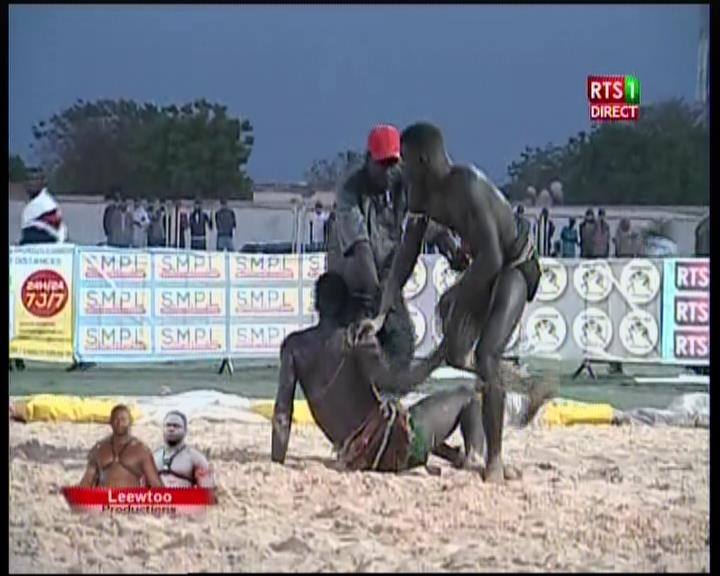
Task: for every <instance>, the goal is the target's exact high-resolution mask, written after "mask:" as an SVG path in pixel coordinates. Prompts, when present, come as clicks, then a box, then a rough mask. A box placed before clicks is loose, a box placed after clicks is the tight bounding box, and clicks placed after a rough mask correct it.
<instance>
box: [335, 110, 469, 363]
mask: <svg viewBox="0 0 720 576" xmlns="http://www.w3.org/2000/svg"><path fill="white" fill-rule="evenodd" d="M336 204H337V207H336V211H335V218H334V223H333V224H332V226H331V227H330V230H329V234H328V270H330V271H332V272H337V273H339V274H340V275H341V276H342V277H343V278H344V280H345V282H346V283H347V285H348V287H349V289H350V292H351V294H352V296H353V298H352V300H353V309H352V311H351V312H350V313H349V316H350V318H348V320H349V321H355V320H358V319H360V318H361V317H369V318H372V317H374V316H375V315H376V314H377V311H378V309H379V305H380V295H381V293H380V284H381V283H382V282H383V280H384V279H385V277H386V276H387V275H388V274H389V272H390V266H391V264H392V259H393V256H394V255H395V251H396V249H397V247H398V246H399V244H400V240H401V238H402V230H403V220H404V218H405V215H406V213H407V194H406V192H405V189H404V187H403V183H402V178H401V170H400V132H399V131H398V129H397V128H396V127H395V126H392V125H389V124H380V125H378V126H375V127H374V128H373V129H372V130H371V131H370V134H369V135H368V141H367V152H366V154H365V161H364V163H363V165H362V166H361V167H360V168H359V169H357V170H356V171H355V172H353V173H351V174H350V175H349V176H348V177H347V179H346V180H345V181H344V182H343V184H342V185H341V186H340V188H339V190H338V191H337V201H336ZM426 240H429V241H430V240H431V241H432V242H434V243H435V244H437V245H438V247H439V248H440V251H441V253H443V254H444V255H445V256H446V257H448V259H449V260H451V262H452V263H453V264H455V263H456V262H457V259H458V258H461V257H462V256H461V252H460V251H459V250H458V249H457V247H456V245H455V244H454V243H453V241H452V239H451V237H450V235H449V232H448V231H447V229H445V228H442V227H440V226H438V225H436V226H435V227H434V228H433V229H432V231H431V230H429V234H428V237H426ZM378 338H379V340H380V343H381V345H382V347H383V350H384V352H385V354H386V357H387V360H388V361H389V362H390V364H391V365H392V366H393V368H395V369H403V368H406V367H408V366H409V364H410V361H411V360H412V358H413V355H414V351H415V337H414V328H413V323H412V320H411V318H410V314H409V312H408V309H407V307H406V305H405V301H404V300H403V298H402V294H400V295H398V300H397V302H396V303H395V306H394V308H393V310H392V311H391V313H390V314H388V317H387V319H386V321H385V325H384V327H383V330H382V331H381V332H380V333H379V334H378Z"/></svg>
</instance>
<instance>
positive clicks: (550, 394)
mask: <svg viewBox="0 0 720 576" xmlns="http://www.w3.org/2000/svg"><path fill="white" fill-rule="evenodd" d="M555 393H556V388H555V386H554V385H553V384H548V383H546V382H543V381H539V382H531V383H530V387H529V390H528V398H529V399H530V404H529V406H528V413H527V422H526V424H529V423H530V422H532V420H533V418H535V416H536V414H537V413H538V410H540V408H542V406H543V404H545V402H547V401H548V400H551V399H552V398H554V397H555Z"/></svg>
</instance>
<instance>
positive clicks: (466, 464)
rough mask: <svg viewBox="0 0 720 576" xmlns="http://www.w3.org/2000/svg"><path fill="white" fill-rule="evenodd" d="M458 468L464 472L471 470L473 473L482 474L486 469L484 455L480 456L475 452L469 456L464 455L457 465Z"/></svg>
mask: <svg viewBox="0 0 720 576" xmlns="http://www.w3.org/2000/svg"><path fill="white" fill-rule="evenodd" d="M455 467H456V468H460V469H462V470H470V471H472V472H480V473H482V472H483V470H484V469H485V468H484V466H483V459H482V455H481V454H478V453H477V452H475V451H474V450H473V451H471V452H469V453H468V454H462V455H461V456H460V457H459V458H458V459H457V461H456V463H455Z"/></svg>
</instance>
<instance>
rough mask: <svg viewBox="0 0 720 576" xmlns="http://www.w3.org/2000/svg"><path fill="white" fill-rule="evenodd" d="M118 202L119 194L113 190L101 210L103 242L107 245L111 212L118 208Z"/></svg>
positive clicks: (108, 242)
mask: <svg viewBox="0 0 720 576" xmlns="http://www.w3.org/2000/svg"><path fill="white" fill-rule="evenodd" d="M119 204H120V196H119V195H118V194H117V193H116V192H113V194H112V196H110V197H109V202H108V204H107V206H105V211H104V212H103V231H104V232H105V242H106V243H107V244H108V245H109V244H110V220H111V219H112V215H113V212H115V211H116V210H117V209H118V208H119Z"/></svg>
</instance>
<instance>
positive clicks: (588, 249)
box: [580, 208, 595, 258]
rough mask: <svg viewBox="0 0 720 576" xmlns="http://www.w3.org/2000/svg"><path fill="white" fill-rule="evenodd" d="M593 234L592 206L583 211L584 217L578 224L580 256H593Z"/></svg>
mask: <svg viewBox="0 0 720 576" xmlns="http://www.w3.org/2000/svg"><path fill="white" fill-rule="evenodd" d="M594 235H595V213H594V212H593V210H592V208H588V209H587V210H586V211H585V219H584V220H583V222H582V224H580V257H581V258H594V257H595V252H594V250H593V236H594Z"/></svg>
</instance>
